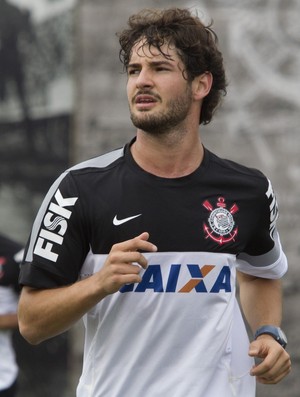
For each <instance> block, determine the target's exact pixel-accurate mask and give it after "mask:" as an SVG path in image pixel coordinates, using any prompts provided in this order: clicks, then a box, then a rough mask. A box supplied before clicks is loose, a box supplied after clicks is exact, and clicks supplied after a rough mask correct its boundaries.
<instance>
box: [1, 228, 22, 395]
mask: <svg viewBox="0 0 300 397" xmlns="http://www.w3.org/2000/svg"><path fill="white" fill-rule="evenodd" d="M22 253H23V250H22V247H21V245H19V244H18V243H16V242H15V241H12V240H11V239H10V238H8V237H5V236H3V235H1V234H0V397H14V396H15V395H16V387H17V376H18V365H17V362H16V357H15V351H14V348H13V344H12V330H13V329H15V328H17V327H18V319H17V304H18V297H19V285H18V277H19V263H20V261H21V259H22V257H21V255H22Z"/></svg>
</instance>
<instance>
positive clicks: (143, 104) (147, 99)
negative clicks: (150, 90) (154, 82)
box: [133, 94, 158, 110]
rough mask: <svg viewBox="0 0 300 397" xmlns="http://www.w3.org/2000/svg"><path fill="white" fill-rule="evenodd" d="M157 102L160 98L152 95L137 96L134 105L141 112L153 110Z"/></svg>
mask: <svg viewBox="0 0 300 397" xmlns="http://www.w3.org/2000/svg"><path fill="white" fill-rule="evenodd" d="M157 102H158V98H156V97H155V96H154V95H150V94H137V95H136V96H135V97H134V99H133V103H134V104H135V105H136V108H137V109H140V110H142V109H151V108H152V107H154V106H155V104H156V103H157Z"/></svg>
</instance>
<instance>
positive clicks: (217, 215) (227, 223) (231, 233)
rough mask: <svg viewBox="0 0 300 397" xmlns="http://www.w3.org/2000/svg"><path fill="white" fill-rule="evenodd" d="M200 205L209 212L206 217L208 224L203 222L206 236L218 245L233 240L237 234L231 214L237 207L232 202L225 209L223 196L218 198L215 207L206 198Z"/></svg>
mask: <svg viewBox="0 0 300 397" xmlns="http://www.w3.org/2000/svg"><path fill="white" fill-rule="evenodd" d="M202 205H203V207H204V208H206V209H207V210H208V211H209V212H210V214H209V217H208V224H209V226H208V225H207V224H206V223H205V222H204V223H203V230H204V232H205V234H206V238H211V239H212V240H213V241H215V242H217V243H218V244H220V245H222V244H225V243H229V242H230V241H235V240H234V239H235V236H236V235H237V234H238V227H235V222H234V219H233V215H234V214H235V213H236V212H237V211H238V210H239V207H238V206H237V205H236V204H233V205H232V206H231V208H230V209H229V210H227V209H226V207H227V205H226V203H225V198H224V197H219V198H218V203H217V207H216V208H213V206H212V205H211V203H210V202H209V201H208V200H205V201H204V202H203V204H202Z"/></svg>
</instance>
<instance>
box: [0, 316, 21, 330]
mask: <svg viewBox="0 0 300 397" xmlns="http://www.w3.org/2000/svg"><path fill="white" fill-rule="evenodd" d="M17 327H18V317H17V314H16V313H7V314H1V315H0V330H3V329H12V328H17Z"/></svg>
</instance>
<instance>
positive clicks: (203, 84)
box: [192, 72, 213, 101]
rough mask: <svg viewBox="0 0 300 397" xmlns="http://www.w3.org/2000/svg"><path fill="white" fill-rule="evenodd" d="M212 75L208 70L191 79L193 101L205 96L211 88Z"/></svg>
mask: <svg viewBox="0 0 300 397" xmlns="http://www.w3.org/2000/svg"><path fill="white" fill-rule="evenodd" d="M212 83H213V76H212V74H211V73H210V72H205V73H202V74H200V75H199V76H196V77H195V78H194V80H193V81H192V90H193V97H194V100H195V101H199V100H202V99H203V98H204V97H206V96H207V95H208V94H209V92H210V89H211V86H212Z"/></svg>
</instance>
